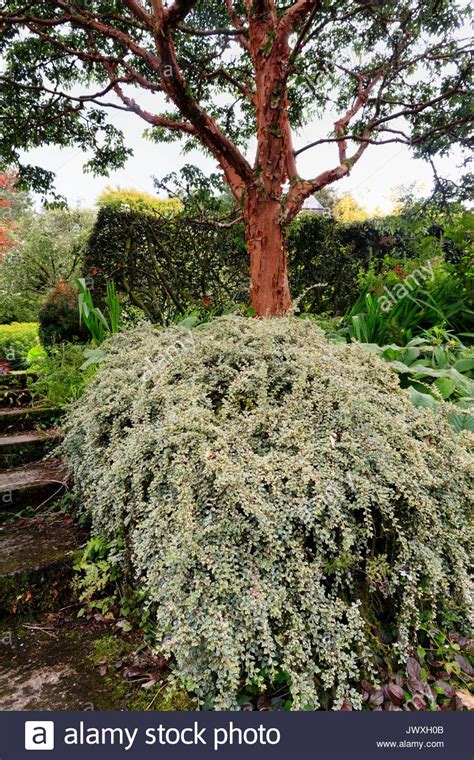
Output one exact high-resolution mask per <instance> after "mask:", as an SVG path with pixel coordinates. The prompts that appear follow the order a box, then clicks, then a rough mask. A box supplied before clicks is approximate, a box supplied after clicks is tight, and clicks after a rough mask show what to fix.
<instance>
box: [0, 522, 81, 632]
mask: <svg viewBox="0 0 474 760" xmlns="http://www.w3.org/2000/svg"><path fill="white" fill-rule="evenodd" d="M79 543H80V537H79V533H78V531H77V529H76V528H75V526H74V524H73V522H72V519H71V518H70V517H64V516H62V515H61V516H58V515H47V516H44V517H40V518H38V517H35V518H29V519H25V518H24V519H19V520H16V521H14V522H13V523H5V524H4V525H2V526H0V617H2V616H9V615H14V616H15V617H17V616H18V615H31V614H37V613H39V612H42V611H46V610H52V609H57V605H61V604H62V603H63V602H64V601H65V599H66V597H67V596H68V594H69V580H70V578H71V575H72V571H73V564H74V550H75V549H76V548H77V546H78V544H79Z"/></svg>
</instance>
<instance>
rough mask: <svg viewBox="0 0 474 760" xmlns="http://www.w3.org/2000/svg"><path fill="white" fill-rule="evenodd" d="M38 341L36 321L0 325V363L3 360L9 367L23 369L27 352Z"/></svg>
mask: <svg viewBox="0 0 474 760" xmlns="http://www.w3.org/2000/svg"><path fill="white" fill-rule="evenodd" d="M38 343H39V340H38V325H37V324H36V322H11V323H10V324H8V325H0V364H1V363H2V362H5V363H6V365H7V366H9V367H10V368H11V369H15V370H16V369H25V367H26V364H27V362H26V357H27V355H28V352H29V351H30V349H31V348H33V346H36V345H38Z"/></svg>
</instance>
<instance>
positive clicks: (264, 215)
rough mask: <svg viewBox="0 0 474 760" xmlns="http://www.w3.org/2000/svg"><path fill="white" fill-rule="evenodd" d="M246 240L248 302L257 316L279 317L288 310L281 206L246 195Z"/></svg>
mask: <svg viewBox="0 0 474 760" xmlns="http://www.w3.org/2000/svg"><path fill="white" fill-rule="evenodd" d="M245 238H246V243H247V248H248V252H249V256H250V299H251V305H252V307H253V310H254V313H255V316H256V317H282V316H284V315H285V314H286V313H287V311H288V310H289V309H290V308H291V295H290V289H289V286H288V268H287V257H286V251H285V234H284V230H283V226H282V221H281V204H280V201H279V200H275V199H273V198H265V199H261V198H259V197H257V196H256V195H255V194H254V193H249V195H248V197H247V199H246V202H245Z"/></svg>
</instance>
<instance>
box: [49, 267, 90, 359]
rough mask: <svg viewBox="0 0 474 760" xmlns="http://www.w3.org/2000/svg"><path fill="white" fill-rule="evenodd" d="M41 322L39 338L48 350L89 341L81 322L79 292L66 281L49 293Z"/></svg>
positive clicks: (62, 281)
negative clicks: (60, 345) (64, 344)
mask: <svg viewBox="0 0 474 760" xmlns="http://www.w3.org/2000/svg"><path fill="white" fill-rule="evenodd" d="M39 322H40V327H39V337H40V340H41V343H42V344H43V346H44V347H45V348H47V349H48V348H50V347H51V346H57V345H58V344H60V343H76V342H78V341H83V342H85V341H87V340H88V333H87V331H86V330H85V328H84V327H83V326H82V325H81V324H80V320H79V308H78V292H77V290H76V288H73V287H72V286H71V285H69V284H68V283H67V282H65V281H64V280H61V281H60V282H59V283H58V284H57V285H56V286H55V287H54V288H53V289H52V290H51V292H50V293H49V296H48V298H47V299H46V301H45V303H44V304H43V306H42V307H41V309H40V311H39Z"/></svg>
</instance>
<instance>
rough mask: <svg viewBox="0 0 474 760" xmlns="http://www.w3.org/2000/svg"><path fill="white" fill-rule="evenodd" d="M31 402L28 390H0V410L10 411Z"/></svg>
mask: <svg viewBox="0 0 474 760" xmlns="http://www.w3.org/2000/svg"><path fill="white" fill-rule="evenodd" d="M30 402H31V392H30V391H29V390H28V388H0V408H2V409H11V408H18V407H20V406H26V405H27V404H29V403H30Z"/></svg>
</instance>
